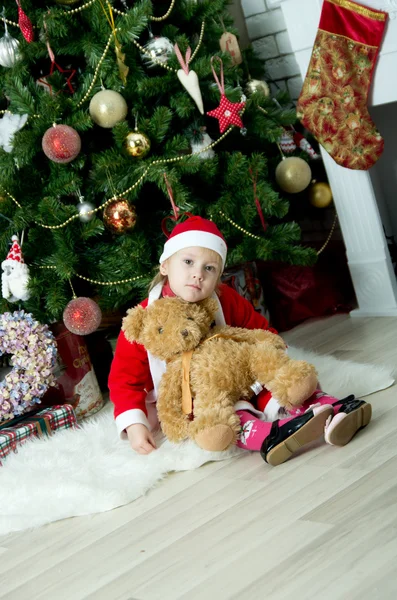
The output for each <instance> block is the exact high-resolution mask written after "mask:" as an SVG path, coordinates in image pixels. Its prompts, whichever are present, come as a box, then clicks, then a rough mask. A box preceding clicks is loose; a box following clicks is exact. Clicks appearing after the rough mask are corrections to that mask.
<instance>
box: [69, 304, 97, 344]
mask: <svg viewBox="0 0 397 600" xmlns="http://www.w3.org/2000/svg"><path fill="white" fill-rule="evenodd" d="M101 320H102V313H101V309H100V308H99V306H98V304H97V303H96V302H94V300H91V298H84V297H81V298H74V299H73V300H71V301H70V302H69V304H68V305H67V306H66V308H65V310H64V311H63V322H64V323H65V327H67V328H68V329H69V331H71V332H72V333H75V334H76V335H88V334H89V333H93V331H95V330H96V329H98V327H99V325H100V323H101Z"/></svg>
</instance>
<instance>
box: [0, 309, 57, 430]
mask: <svg viewBox="0 0 397 600" xmlns="http://www.w3.org/2000/svg"><path fill="white" fill-rule="evenodd" d="M2 354H10V355H11V364H12V365H13V368H12V370H11V371H10V372H9V373H7V375H6V376H5V378H4V379H3V380H1V381H0V422H1V421H5V420H9V419H12V418H13V417H16V416H18V415H21V414H23V413H25V412H26V411H28V410H29V409H30V408H32V407H33V406H34V405H35V404H39V403H40V402H41V397H42V396H43V395H44V393H45V392H46V391H47V389H48V388H49V387H50V386H53V385H56V380H55V376H54V374H53V369H54V367H55V362H56V358H57V345H56V342H55V339H54V336H53V335H52V333H51V331H50V330H49V329H48V327H47V325H42V324H41V323H39V322H38V321H36V320H35V319H33V316H32V315H31V314H30V313H25V311H23V310H20V311H15V312H13V313H9V312H6V313H2V314H0V356H1V355H2Z"/></svg>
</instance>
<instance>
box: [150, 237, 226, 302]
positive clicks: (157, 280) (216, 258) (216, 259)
mask: <svg viewBox="0 0 397 600" xmlns="http://www.w3.org/2000/svg"><path fill="white" fill-rule="evenodd" d="M206 250H207V251H208V252H209V253H210V260H213V261H214V262H217V263H218V265H219V267H220V269H219V275H218V281H217V282H216V288H215V291H218V288H219V284H220V283H221V277H222V273H223V270H222V258H221V256H220V255H219V254H218V252H215V250H211V249H210V248H206ZM178 252H181V250H178ZM178 252H175V254H178ZM175 254H173V255H172V256H170V257H169V258H167V259H166V260H165V261H164V262H167V260H170V258H172V257H173V256H175ZM166 281H167V275H162V274H161V273H160V265H159V266H158V267H157V273H156V275H155V276H154V277H153V279H152V281H151V282H150V283H149V288H148V292H149V293H150V292H151V291H152V289H153V288H154V287H155V286H156V285H158V284H159V283H162V284H163V285H164V284H165V282H166Z"/></svg>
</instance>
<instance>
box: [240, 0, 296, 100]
mask: <svg viewBox="0 0 397 600" xmlns="http://www.w3.org/2000/svg"><path fill="white" fill-rule="evenodd" d="M280 2H281V0H241V6H242V9H243V13H244V16H245V21H246V25H247V30H248V35H249V38H250V40H251V42H252V46H253V48H254V49H255V51H256V52H257V53H258V56H259V57H260V58H263V60H265V61H266V70H267V73H268V75H269V78H270V79H272V80H273V81H274V82H275V84H276V85H271V88H272V90H273V92H276V91H277V90H278V89H285V88H287V89H288V91H289V93H290V96H291V98H292V99H293V100H297V98H298V96H299V93H300V90H301V88H302V79H301V76H300V70H299V67H298V65H297V63H296V60H295V56H294V54H293V53H292V49H291V44H290V41H289V36H288V33H287V30H286V27H285V22H284V17H283V13H282V10H281V8H280V7H279V4H280Z"/></svg>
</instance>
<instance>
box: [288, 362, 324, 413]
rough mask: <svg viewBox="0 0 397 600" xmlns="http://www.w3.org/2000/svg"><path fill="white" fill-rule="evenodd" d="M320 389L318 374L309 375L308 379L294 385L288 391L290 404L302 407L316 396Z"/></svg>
mask: <svg viewBox="0 0 397 600" xmlns="http://www.w3.org/2000/svg"><path fill="white" fill-rule="evenodd" d="M317 387H318V377H317V373H316V372H315V371H314V372H312V373H308V374H307V376H306V378H304V379H302V380H301V381H299V382H296V383H294V384H293V385H292V386H291V387H290V389H289V390H288V400H289V404H290V405H292V406H300V405H301V404H303V402H305V400H307V399H308V398H310V396H312V395H313V394H314V392H315V391H316V389H317Z"/></svg>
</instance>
